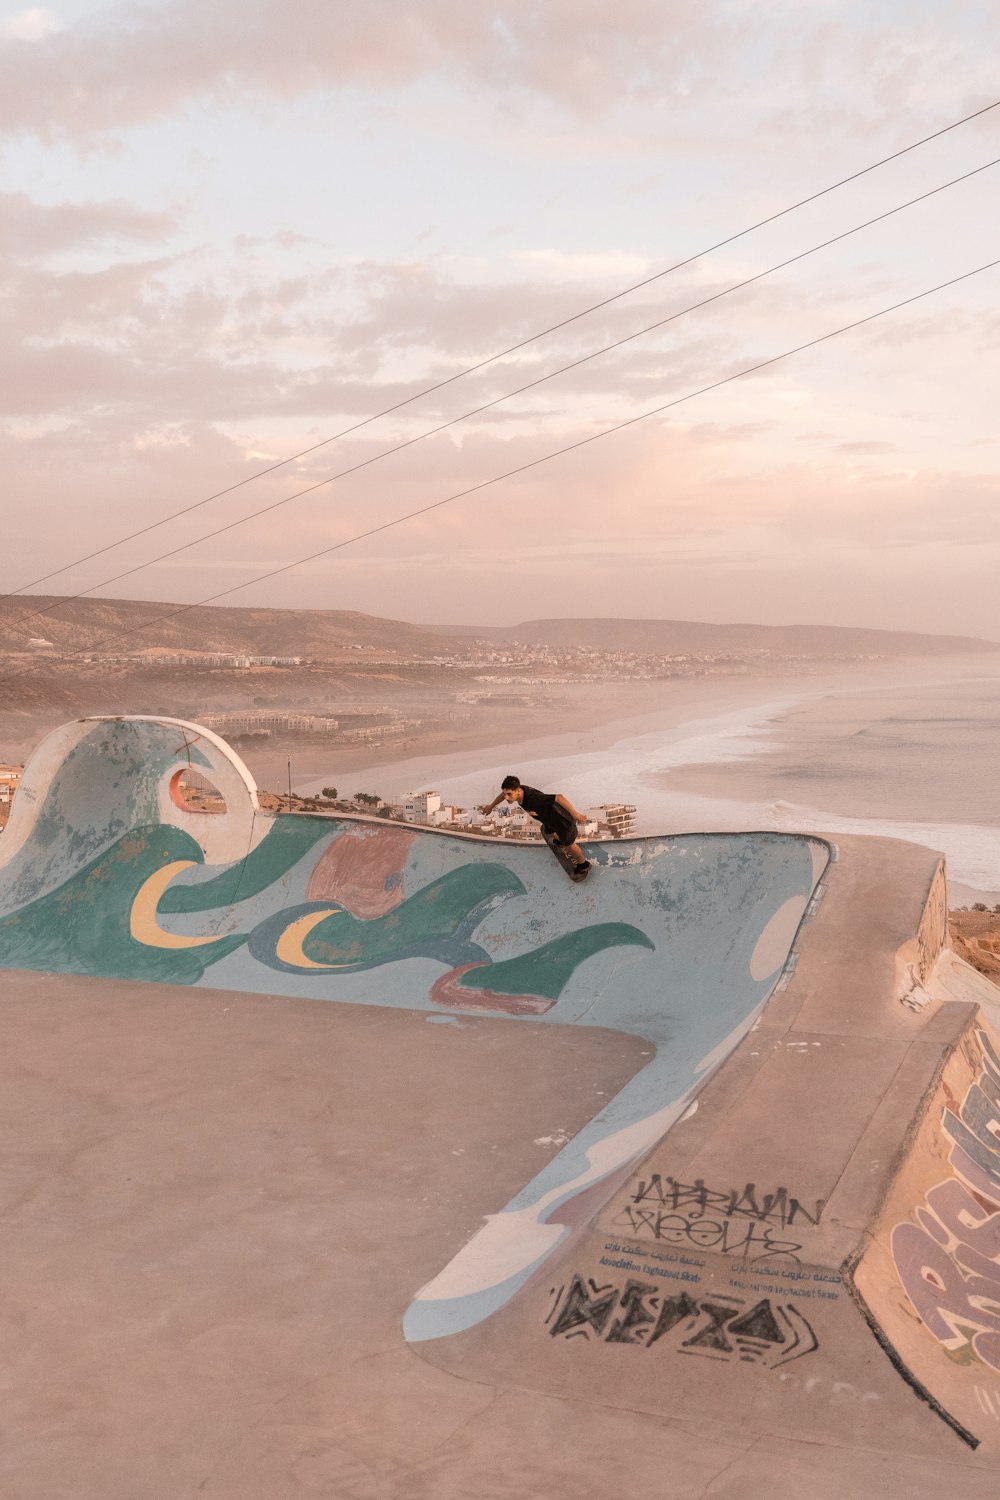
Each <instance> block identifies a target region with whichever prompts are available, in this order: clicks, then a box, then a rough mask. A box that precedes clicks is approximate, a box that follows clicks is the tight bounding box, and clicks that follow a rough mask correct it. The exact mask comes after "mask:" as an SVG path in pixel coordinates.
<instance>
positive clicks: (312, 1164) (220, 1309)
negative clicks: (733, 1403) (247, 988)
mask: <svg viewBox="0 0 1000 1500" xmlns="http://www.w3.org/2000/svg"><path fill="white" fill-rule="evenodd" d="M0 1005H2V1015H3V1028H4V1039H5V1043H6V1045H5V1047H4V1049H3V1059H2V1064H0V1070H2V1087H0V1100H2V1116H3V1120H2V1128H3V1140H4V1147H3V1157H4V1170H3V1177H2V1202H3V1210H2V1228H0V1259H2V1263H3V1267H4V1298H3V1303H4V1314H3V1327H4V1340H3V1347H4V1358H3V1381H2V1395H0V1428H2V1431H3V1434H4V1436H3V1441H2V1445H0V1495H2V1497H3V1500H63V1497H66V1500H69V1497H72V1500H188V1497H192V1500H195V1497H205V1500H298V1497H315V1496H326V1497H332V1500H466V1497H469V1500H472V1497H476V1500H564V1497H566V1500H569V1497H572V1500H612V1497H618V1496H620V1495H623V1494H626V1493H632V1492H635V1493H639V1494H643V1495H649V1496H654V1497H669V1500H695V1497H708V1496H712V1497H723V1500H729V1497H733V1500H735V1497H737V1496H739V1497H741V1500H747V1497H749V1500H756V1497H758V1496H765V1495H766V1496H769V1497H770V1496H778V1497H784V1496H787V1497H792V1496H796V1497H798V1496H801V1497H805V1496H808V1497H810V1500H827V1497H829V1500H833V1497H838V1500H839V1497H844V1496H850V1497H869V1496H870V1497H873V1500H874V1497H875V1496H879V1497H882V1500H885V1497H894V1496H900V1497H903V1496H906V1497H914V1496H915V1497H923V1496H927V1497H930V1496H931V1495H934V1496H937V1495H938V1494H939V1493H940V1492H941V1490H942V1488H943V1487H944V1486H948V1487H950V1488H951V1489H952V1490H953V1492H954V1493H956V1494H957V1495H959V1496H961V1497H963V1500H966V1497H967V1500H987V1497H989V1500H995V1496H996V1494H997V1487H998V1482H1000V1481H998V1480H997V1478H996V1476H990V1475H984V1474H978V1473H974V1472H970V1471H969V1470H968V1469H967V1468H965V1467H960V1466H959V1465H958V1463H956V1465H955V1466H952V1465H951V1464H949V1463H947V1462H928V1461H927V1460H926V1459H923V1460H920V1461H917V1460H916V1459H914V1460H913V1461H908V1460H905V1459H900V1458H898V1457H897V1458H886V1457H884V1456H881V1455H877V1454H872V1453H866V1452H863V1451H860V1450H858V1449H853V1448H845V1447H842V1446H841V1447H836V1448H834V1447H820V1446H818V1445H817V1444H816V1443H814V1442H802V1443H797V1442H793V1441H788V1440H787V1439H786V1440H775V1439H760V1438H758V1439H756V1440H754V1439H752V1438H750V1437H748V1436H746V1435H745V1434H741V1433H740V1432H739V1430H738V1429H737V1428H736V1427H735V1426H731V1425H728V1424H727V1413H726V1412H725V1411H720V1412H719V1414H718V1422H717V1423H705V1422H698V1423H692V1422H684V1421H676V1420H669V1419H663V1418H658V1417H655V1416H651V1415H648V1414H642V1413H638V1412H635V1411H631V1410H628V1409H626V1408H624V1407H622V1406H620V1405H619V1406H616V1405H613V1404H605V1403H604V1402H597V1401H593V1400H580V1399H561V1398H558V1397H553V1396H552V1395H541V1394H538V1393H537V1392H534V1391H532V1389H531V1386H532V1372H531V1370H530V1369H525V1371H524V1379H523V1384H522V1383H520V1382H519V1383H518V1385H517V1386H514V1385H512V1384H511V1383H510V1380H509V1377H506V1378H505V1380H504V1382H502V1383H501V1382H498V1383H497V1384H495V1385H494V1384H489V1383H486V1382H483V1381H477V1380H469V1379H463V1378H461V1377H459V1376H455V1375H451V1374H448V1373H446V1372H444V1371H443V1370H441V1369H438V1368H435V1367H434V1366H433V1365H432V1364H430V1363H429V1362H428V1361H427V1360H426V1359H424V1358H422V1357H421V1355H420V1354H419V1353H417V1352H415V1351H414V1349H413V1348H412V1347H410V1346H407V1345H406V1344H405V1343H404V1342H403V1338H402V1335H401V1332H400V1322H401V1319H402V1316H403V1313H404V1311H405V1309H406V1307H407V1305H408V1304H409V1302H410V1300H411V1298H412V1296H413V1294H414V1292H415V1290H416V1289H417V1288H419V1287H420V1286H421V1285H422V1284H423V1282H424V1281H426V1280H427V1279H428V1278H429V1277H432V1276H434V1275H435V1274H436V1273H437V1272H438V1271H439V1270H440V1268H441V1266H442V1265H443V1264H445V1263H446V1262H447V1260H448V1259H449V1257H450V1256H451V1255H453V1254H454V1253H455V1251H456V1249H457V1248H458V1247H459V1246H461V1245H462V1244H464V1243H465V1241H466V1240H467V1239H468V1238H469V1237H470V1236H471V1235H472V1233H473V1232H474V1231H475V1230H476V1229H477V1228H478V1227H479V1225H480V1224H481V1222H482V1220H483V1217H484V1215H487V1214H489V1213H492V1212H495V1211H496V1210H497V1209H498V1208H499V1207H500V1206H502V1205H503V1204H504V1203H506V1202H507V1201H508V1200H509V1199H510V1198H511V1197H512V1196H513V1194H514V1193H515V1192H516V1191H517V1189H518V1188H519V1187H520V1185H521V1184H522V1183H523V1182H524V1181H525V1180H526V1179H527V1178H528V1177H530V1176H531V1174H532V1173H533V1172H535V1171H537V1169H538V1168H539V1166H540V1165H542V1164H543V1162H544V1160H545V1159H546V1158H547V1156H550V1155H553V1154H555V1152H556V1151H557V1150H558V1149H559V1147H560V1145H561V1144H562V1142H563V1141H564V1140H565V1138H566V1137H567V1136H568V1135H572V1134H573V1133H574V1132H575V1131H576V1130H578V1129H579V1128H580V1127H581V1126H582V1125H583V1124H584V1123H585V1122H586V1121H587V1120H588V1119H589V1118H590V1117H591V1116H592V1115H593V1114H594V1112H595V1110H596V1109H597V1108H599V1107H600V1104H601V1102H602V1100H603V1099H604V1098H605V1097H610V1096H611V1095H612V1094H614V1093H615V1092H617V1090H618V1089H619V1088H620V1087H621V1086H622V1084H623V1083H624V1082H625V1081H626V1080H627V1079H628V1078H629V1077H630V1076H631V1075H632V1074H633V1073H635V1072H636V1071H637V1070H638V1069H639V1068H640V1067H641V1066H642V1065H643V1062H644V1060H645V1059H646V1058H647V1057H648V1051H649V1048H648V1044H647V1043H644V1042H642V1041H639V1040H637V1039H634V1038H628V1037H624V1036H621V1035H618V1034H615V1033H611V1032H608V1031H603V1030H597V1029H588V1028H578V1027H570V1028H565V1027H544V1026H537V1027H536V1026H525V1025H520V1024H519V1025H511V1024H509V1023H507V1022H503V1021H496V1020H489V1019H480V1018H466V1017H462V1018H456V1019H454V1020H450V1019H449V1020H446V1021H444V1022H442V1021H441V1020H440V1019H437V1020H435V1019H430V1018H429V1017H428V1015H427V1014H426V1013H417V1012H408V1011H393V1010H389V1009H384V1008H377V1009H375V1008H371V1007H352V1006H346V1005H325V1004H323V1003H322V1002H317V1001H302V1000H289V999H282V998H275V997H269V996H250V995H245V994H235V993H229V992H225V991H219V990H206V989H200V990H196V991H192V990H191V989H188V988H174V987H171V986H166V985H149V984H142V985H139V984H130V983H126V982H120V981H118V982H116V981H107V980H98V979H81V978H74V977H69V976H49V975H44V974H26V973H17V972H7V973H5V974H4V975H3V977H2V1002H0Z"/></svg>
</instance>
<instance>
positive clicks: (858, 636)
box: [437, 620, 1000, 657]
mask: <svg viewBox="0 0 1000 1500" xmlns="http://www.w3.org/2000/svg"><path fill="white" fill-rule="evenodd" d="M437 629H438V630H440V631H441V633H442V634H447V633H448V631H449V627H447V626H443V625H442V626H438V627H437ZM450 629H451V632H452V633H453V634H454V635H456V636H466V637H468V636H476V637H478V638H479V639H480V640H492V641H522V642H524V643H525V644H526V645H546V646H587V647H590V648H591V649H593V650H599V651H636V652H641V653H648V654H650V655H657V656H659V655H669V656H674V655H676V656H680V655H685V654H687V653H689V652H715V651H722V652H732V651H740V652H744V651H772V652H780V653H783V654H786V655H790V656H809V657H830V656H943V655H949V654H958V653H964V652H979V651H1000V642H997V641H984V640H979V639H977V638H975V637H970V636H958V635H920V634H917V633H915V632H913V631H905V630H862V629H856V628H855V627H853V626H841V625H708V624H702V623H698V622H695V621H692V620H525V621H523V622H522V624H520V625H505V626H501V625H494V626H481V627H477V626H474V625H470V626H454V627H450Z"/></svg>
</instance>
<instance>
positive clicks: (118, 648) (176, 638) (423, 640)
mask: <svg viewBox="0 0 1000 1500" xmlns="http://www.w3.org/2000/svg"><path fill="white" fill-rule="evenodd" d="M160 615H162V616H165V618H164V619H157V617H158V616H160ZM152 621H155V622H156V623H152V624H150V623H149V622H152ZM147 626H148V628H144V627H147ZM32 639H33V640H36V641H38V640H44V641H49V642H51V643H52V645H54V646H56V647H57V648H59V649H61V650H74V651H75V650H77V649H80V648H86V647H89V646H93V648H94V650H95V651H98V652H100V653H101V654H102V655H107V654H110V653H115V652H121V653H122V654H123V655H131V654H132V653H139V652H145V651H152V650H156V649H160V650H168V651H172V652H185V653H186V652H196V651H205V652H235V653H242V654H246V655H250V656H264V655H273V656H307V657H320V658H325V657H329V656H331V655H332V656H336V655H339V654H341V653H343V652H345V651H347V650H349V649H350V648H351V647H360V648H361V649H362V651H364V652H367V653H368V654H369V655H370V654H372V653H378V652H383V651H384V652H387V653H399V654H401V655H407V656H433V655H435V654H442V653H448V652H453V651H454V650H455V641H454V640H453V639H451V638H448V637H445V636H443V635H438V634H435V633H434V632H433V631H431V630H428V629H426V628H424V627H423V626H420V625H410V624H408V623H406V621H404V620H383V619H379V618H378V617H377V616H375V615H364V614H359V613H357V612H356V611H354V610H341V609H329V610H326V609H236V608H225V607H216V606H213V605H206V606H202V607H200V608H196V609H184V607H183V606H182V605H179V604H164V603H155V602H152V601H149V600H133V599H73V600H64V599H60V598H59V597H58V596H51V595H50V596H42V595H38V594H30V595H24V594H22V595H19V596H17V597H16V598H15V597H9V598H7V599H4V600H2V601H0V651H24V650H25V649H26V648H27V646H28V642H29V640H32Z"/></svg>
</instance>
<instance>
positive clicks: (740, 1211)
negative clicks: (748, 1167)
mask: <svg viewBox="0 0 1000 1500" xmlns="http://www.w3.org/2000/svg"><path fill="white" fill-rule="evenodd" d="M632 1202H633V1203H657V1204H659V1205H660V1206H661V1207H662V1208H671V1209H673V1210H674V1212H675V1213H676V1212H677V1210H678V1209H683V1210H685V1212H686V1214H687V1216H688V1217H689V1218H690V1217H694V1216H696V1215H704V1214H706V1213H709V1212H711V1214H712V1216H713V1218H725V1219H754V1220H756V1221H757V1223H759V1224H763V1223H770V1224H778V1225H779V1226H780V1227H781V1228H782V1229H786V1228H790V1227H791V1225H793V1224H794V1223H795V1221H796V1219H800V1220H803V1221H804V1222H805V1223H806V1224H808V1225H809V1226H810V1227H812V1228H815V1226H816V1225H817V1224H818V1223H819V1221H820V1219H821V1217H822V1215H823V1209H824V1208H825V1207H826V1202H825V1200H824V1199H822V1198H817V1199H816V1201H815V1205H814V1208H813V1211H812V1212H811V1213H810V1211H809V1209H808V1208H806V1207H805V1206H804V1205H803V1204H802V1202H801V1201H800V1200H799V1199H798V1198H792V1197H789V1195H788V1189H787V1188H783V1187H779V1188H776V1189H775V1190H774V1192H773V1193H764V1194H762V1195H761V1197H760V1198H758V1196H757V1184H756V1183H754V1182H748V1183H746V1184H745V1185H744V1186H743V1187H741V1188H730V1189H729V1190H728V1191H727V1192H720V1191H719V1190H718V1189H715V1188H709V1187H706V1186H705V1183H704V1182H703V1181H702V1179H701V1178H700V1177H696V1178H695V1180H694V1182H692V1183H687V1182H678V1181H677V1180H676V1178H674V1177H662V1176H661V1175H660V1173H659V1172H654V1173H653V1174H652V1175H651V1176H650V1178H649V1179H648V1181H646V1180H642V1181H640V1183H639V1186H638V1188H637V1189H636V1191H635V1192H634V1193H633V1195H632Z"/></svg>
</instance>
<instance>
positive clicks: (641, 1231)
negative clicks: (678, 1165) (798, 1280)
mask: <svg viewBox="0 0 1000 1500" xmlns="http://www.w3.org/2000/svg"><path fill="white" fill-rule="evenodd" d="M615 1227H616V1228H617V1229H621V1230H627V1231H628V1233H629V1234H632V1235H635V1236H636V1238H638V1239H643V1238H649V1239H654V1240H658V1241H660V1243H662V1244H667V1245H688V1246H690V1247H691V1248H692V1249H695V1250H703V1251H704V1250H714V1251H715V1252H716V1254H717V1255H732V1256H734V1257H736V1258H737V1259H739V1260H745V1261H749V1262H752V1263H757V1262H759V1261H767V1262H771V1261H782V1262H785V1263H790V1264H793V1265H796V1266H797V1265H798V1263H799V1258H798V1251H799V1250H801V1249H802V1244H801V1242H800V1241H799V1240H788V1239H783V1238H782V1237H781V1234H780V1231H776V1230H774V1229H772V1227H771V1226H770V1225H769V1224H759V1223H757V1222H756V1221H754V1220H747V1219H743V1220H738V1219H724V1218H709V1217H707V1216H706V1217H703V1216H702V1215H701V1214H700V1213H696V1214H693V1215H688V1214H683V1213H664V1212H662V1211H661V1210H660V1209H652V1208H634V1207H632V1205H629V1206H627V1207H626V1208H625V1209H624V1211H623V1212H622V1213H621V1214H619V1216H618V1218H617V1219H616V1220H615Z"/></svg>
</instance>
